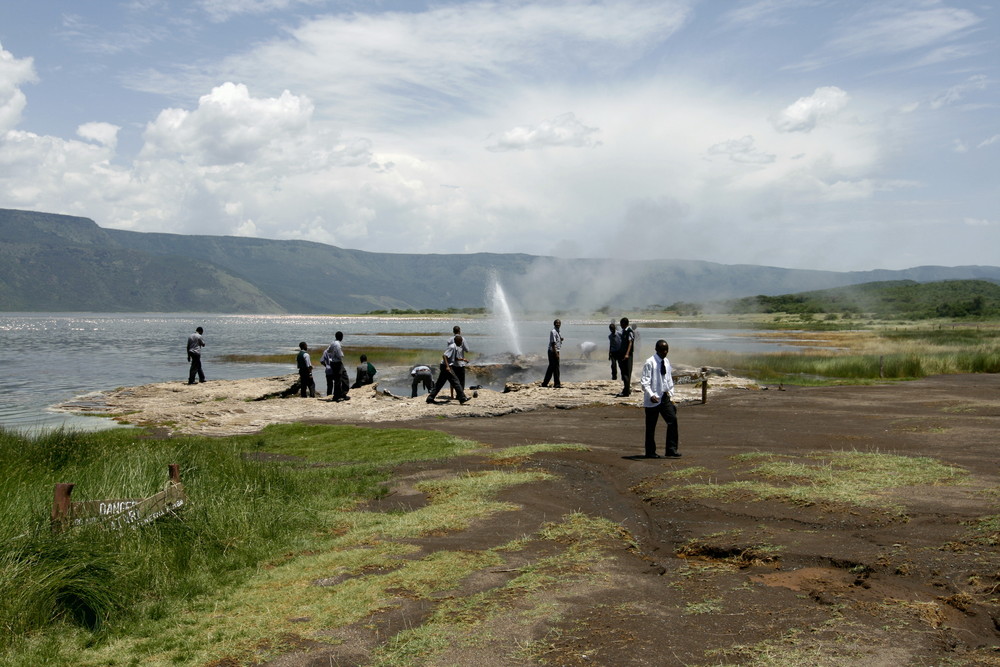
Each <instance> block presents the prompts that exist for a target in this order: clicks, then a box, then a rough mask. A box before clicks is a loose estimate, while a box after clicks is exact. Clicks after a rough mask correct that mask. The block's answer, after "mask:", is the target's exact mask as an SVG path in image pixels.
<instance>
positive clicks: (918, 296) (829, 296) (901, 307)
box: [672, 280, 1000, 320]
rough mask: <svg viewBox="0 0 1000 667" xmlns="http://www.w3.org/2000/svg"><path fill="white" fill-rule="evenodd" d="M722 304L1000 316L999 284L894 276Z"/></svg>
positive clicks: (746, 309)
mask: <svg viewBox="0 0 1000 667" xmlns="http://www.w3.org/2000/svg"><path fill="white" fill-rule="evenodd" d="M691 307H692V304H675V306H672V308H676V309H677V310H678V311H682V310H683V311H690V310H691ZM719 307H720V308H721V310H723V311H724V312H728V313H733V314H741V313H774V314H776V313H785V314H789V315H799V316H807V318H808V316H812V317H815V316H817V315H823V314H826V315H831V314H832V315H838V316H840V317H841V318H845V319H849V318H852V317H877V318H880V319H885V318H897V319H909V320H923V319H931V318H938V317H943V318H995V317H1000V285H997V284H996V283H992V282H989V281H986V280H945V281H940V282H933V283H917V282H914V281H912V280H895V281H885V282H876V283H864V284H861V285H852V286H850V287H837V288H833V289H826V290H817V291H812V292H800V293H797V294H782V295H779V296H765V295H758V296H751V297H745V298H742V299H733V300H729V301H724V302H722V303H721V304H719Z"/></svg>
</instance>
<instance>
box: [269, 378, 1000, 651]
mask: <svg viewBox="0 0 1000 667" xmlns="http://www.w3.org/2000/svg"><path fill="white" fill-rule="evenodd" d="M605 389H607V390H609V391H607V392H605ZM539 390H540V388H539ZM610 390H611V387H610V385H609V386H608V387H606V388H605V387H603V386H602V387H589V388H588V391H589V392H590V393H597V392H605V393H611V392H610ZM548 391H549V392H550V394H549V395H550V396H551V395H552V393H551V392H552V391H553V390H548ZM634 398H635V397H634V396H633V397H632V400H629V401H625V400H623V399H618V400H610V399H609V400H607V401H606V404H594V403H598V402H597V401H592V402H588V403H585V404H584V403H580V402H576V403H574V402H570V401H567V402H565V403H559V402H558V401H556V402H553V403H550V404H540V405H536V406H532V408H531V409H530V410H508V411H497V412H496V414H491V415H482V416H463V415H462V414H461V412H458V411H459V410H460V409H462V408H465V407H466V406H462V408H459V406H453V405H448V406H427V407H429V408H435V407H438V408H443V409H444V410H445V411H447V412H446V414H447V415H448V416H449V417H451V418H448V419H440V418H435V417H437V416H440V415H441V414H442V412H441V411H440V410H439V411H437V412H430V413H424V414H421V415H420V416H419V417H416V418H412V419H409V420H403V421H400V420H399V419H393V420H384V421H378V420H375V421H367V422H366V423H365V425H366V426H368V427H370V428H388V427H391V428H399V427H406V428H414V429H433V430H438V431H444V432H447V433H450V434H454V435H456V436H460V437H462V438H467V439H469V440H473V441H477V442H480V443H483V444H484V445H488V446H491V447H493V448H502V447H510V446H514V445H525V444H536V443H574V444H582V445H585V446H586V447H587V450H586V451H559V452H548V453H541V454H534V455H532V456H530V457H525V458H523V459H518V460H507V461H495V460H491V459H490V458H489V457H488V455H487V454H486V453H484V452H483V451H479V452H477V453H474V454H471V455H469V456H465V457H461V458H457V459H452V460H448V461H434V462H423V463H415V464H408V465H405V466H400V468H399V469H398V470H397V471H396V472H397V480H398V481H397V486H396V487H395V488H394V493H392V494H390V495H389V496H388V497H387V498H385V499H384V500H382V501H380V502H379V503H378V504H377V505H376V507H375V509H383V510H385V511H406V510H408V509H412V508H413V507H416V506H419V505H420V504H421V503H423V502H425V500H426V499H424V498H422V497H421V496H420V494H418V493H415V492H414V491H413V487H412V482H413V481H414V480H417V479H423V478H427V477H433V476H447V475H459V474H466V473H469V472H472V473H475V472H476V471H480V470H487V469H496V468H497V467H498V466H504V467H507V468H511V469H523V470H544V471H547V472H549V473H551V474H552V475H553V478H552V479H551V480H550V481H546V482H540V483H533V484H527V485H523V486H519V487H516V488H513V489H511V490H509V491H508V492H506V493H505V495H504V498H503V499H504V500H507V501H510V502H513V503H515V504H516V505H517V506H518V507H519V508H520V509H519V511H517V512H515V513H512V514H510V515H504V520H503V521H488V522H487V521H483V522H480V523H478V524H476V525H473V526H472V527H470V528H469V529H468V530H467V531H464V532H462V533H458V534H445V535H435V536H428V537H425V538H422V539H420V540H416V541H415V542H417V543H418V544H419V545H420V546H421V547H422V554H423V555H426V554H428V553H431V552H434V551H438V550H442V549H448V550H470V551H475V550H485V549H490V548H492V547H494V546H497V545H499V544H503V543H506V542H508V541H510V540H513V539H516V538H518V537H519V536H522V535H525V534H532V533H534V532H536V531H538V530H539V529H540V528H541V527H542V526H543V524H545V522H549V521H554V520H558V519H559V518H560V517H565V516H566V515H568V514H571V513H574V512H577V513H583V514H586V515H589V516H593V517H602V518H606V519H608V520H610V521H612V522H615V523H616V524H619V525H620V526H622V527H623V528H624V529H625V531H627V532H626V533H623V535H624V536H625V537H624V538H623V539H622V540H620V541H616V540H609V541H608V542H607V544H606V545H605V548H606V560H604V561H603V562H602V564H601V565H600V566H599V567H597V568H596V569H595V570H594V571H593V572H591V573H590V575H591V576H589V577H585V578H579V577H569V576H567V583H566V585H565V586H560V585H554V586H552V587H551V588H550V589H548V590H547V591H546V592H545V593H544V595H543V596H541V597H540V596H538V595H536V596H533V597H531V598H530V599H520V600H512V601H511V602H510V606H509V609H508V613H507V615H505V616H501V617H497V618H495V619H494V621H493V622H492V625H491V626H490V627H489V628H488V629H484V630H483V632H485V633H486V634H488V637H484V638H482V639H481V640H480V641H477V642H471V643H468V644H466V645H464V646H463V645H458V644H456V646H454V647H453V648H452V649H451V650H449V651H447V652H446V653H444V654H437V655H435V656H432V657H429V658H428V659H427V661H426V662H420V661H419V660H418V661H416V662H414V663H412V664H435V665H466V664H476V665H536V664H545V665H622V666H624V665H726V664H728V665H857V664H866V665H869V666H873V667H874V666H879V665H886V666H889V665H892V666H895V665H1000V630H998V624H1000V555H998V553H997V546H996V545H997V543H998V540H1000V534H998V532H997V531H998V530H1000V528H997V527H996V526H997V525H998V523H1000V522H997V521H996V520H995V519H996V518H997V517H998V515H1000V509H998V505H1000V483H998V482H1000V475H998V468H997V453H998V447H1000V437H998V434H1000V376H998V375H959V376H939V377H931V378H926V379H923V380H919V381H914V382H907V383H898V384H890V385H880V386H867V387H822V388H802V387H793V386H789V387H785V388H782V389H780V390H779V389H778V388H776V387H771V388H769V389H766V390H764V389H756V390H749V389H728V390H721V389H720V390H719V391H718V393H714V394H712V395H711V396H710V398H709V400H708V402H707V403H706V404H701V403H700V401H699V400H698V397H697V396H696V395H695V394H694V392H693V390H692V391H691V392H690V393H689V394H688V395H687V396H686V397H685V398H684V399H682V401H681V406H680V408H679V410H678V417H679V420H680V430H681V448H680V449H681V453H682V455H683V458H680V459H673V460H668V459H662V460H648V459H643V458H640V457H639V456H638V455H640V454H641V453H642V439H643V416H642V410H641V409H640V408H639V407H638V406H637V404H636V401H635V400H634ZM288 400H293V399H288ZM407 400H409V399H407ZM418 400H420V401H421V402H422V398H421V399H418ZM473 404H474V402H473V403H470V404H467V405H473ZM394 416H398V415H394ZM313 419H314V420H317V421H332V422H338V423H342V422H343V421H344V420H343V419H338V418H337V417H336V416H334V415H330V416H329V417H328V418H325V419H316V418H313ZM662 428H663V426H662V423H661V425H660V429H661V430H660V432H659V433H658V441H659V442H661V443H662V437H663V433H662ZM661 447H662V444H661ZM831 450H833V451H839V450H847V451H860V452H881V453H887V454H895V455H902V456H912V457H932V458H933V459H936V460H938V461H941V462H943V463H946V464H950V465H954V466H958V467H960V468H961V469H963V470H964V471H967V473H968V475H967V478H966V480H965V481H964V483H962V484H957V485H955V484H951V485H936V486H922V487H913V486H911V487H902V488H900V489H886V491H885V496H886V499H887V500H891V501H892V502H894V503H895V504H896V505H897V507H898V509H897V510H893V511H889V510H886V509H884V507H882V508H878V507H876V508H866V507H863V506H853V505H840V506H836V505H829V506H826V505H820V504H813V505H790V504H787V503H783V502H777V501H752V500H750V501H733V500H732V499H712V500H706V499H701V500H690V499H687V500H678V499H667V498H664V497H663V496H662V494H661V493H660V492H662V491H664V490H669V488H670V487H671V486H672V485H678V484H683V483H688V482H689V481H690V480H688V479H687V478H685V477H683V474H684V471H685V470H688V471H689V472H691V473H692V474H693V475H696V476H697V478H699V479H703V480H708V481H715V482H725V481H728V480H730V479H732V477H733V469H734V465H735V464H734V459H733V457H734V456H736V455H739V454H744V453H747V452H770V453H774V454H784V455H792V456H798V455H802V454H805V453H808V452H816V451H831ZM661 451H662V450H661ZM514 515H516V516H514ZM983 519H993V522H992V523H989V524H977V523H976V522H978V521H980V520H983ZM977 525H980V526H982V525H987V526H991V528H980V529H976V526H977ZM537 548H542V547H537ZM508 559H509V562H508V563H507V564H506V565H505V566H504V567H502V568H491V569H489V570H487V571H483V572H481V573H480V574H479V575H477V576H476V577H471V578H470V579H469V580H468V581H466V582H465V583H464V584H463V586H462V587H461V589H456V590H453V591H448V594H447V595H448V597H449V598H453V597H459V596H468V595H472V594H474V593H477V592H482V591H486V590H496V589H498V588H499V587H501V586H503V585H504V584H505V583H506V582H508V581H509V580H510V579H511V578H513V577H514V576H515V575H516V573H517V572H518V571H519V569H521V568H523V567H524V565H525V563H526V562H528V561H530V560H531V559H532V554H530V553H525V552H516V553H511V554H510V555H509V556H508ZM435 604H437V602H436V600H435V599H426V598H423V599H404V598H401V599H400V600H397V601H395V602H394V603H393V604H388V605H387V611H385V612H383V613H380V614H375V615H373V616H372V617H371V618H369V619H367V620H366V622H365V623H362V624H356V625H353V626H350V627H344V628H331V629H330V631H329V632H328V633H325V634H323V636H321V637H316V636H312V637H309V638H304V637H301V638H298V639H297V640H295V641H291V642H290V644H289V649H288V651H287V652H286V653H285V654H284V655H282V656H281V657H279V658H277V659H275V660H273V661H272V662H271V663H269V664H272V665H276V666H278V665H280V666H286V667H287V666H296V667H297V666H305V665H365V664H370V663H371V662H372V660H373V656H374V652H375V651H376V650H377V648H378V647H379V646H381V645H383V644H384V643H385V642H386V641H388V640H389V639H390V638H391V637H392V636H393V635H395V634H396V633H397V632H398V631H400V630H402V629H412V628H415V627H419V626H420V625H421V624H423V623H425V622H427V619H428V618H429V615H430V614H431V612H432V611H433V609H434V607H435ZM532 609H534V610H535V612H536V613H531V612H532ZM539 609H545V610H548V611H547V612H545V613H540V612H538V610H539Z"/></svg>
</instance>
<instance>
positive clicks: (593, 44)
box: [130, 0, 692, 127]
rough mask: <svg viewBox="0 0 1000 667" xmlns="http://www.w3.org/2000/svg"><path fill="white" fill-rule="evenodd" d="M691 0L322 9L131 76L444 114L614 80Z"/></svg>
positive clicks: (383, 117)
mask: <svg viewBox="0 0 1000 667" xmlns="http://www.w3.org/2000/svg"><path fill="white" fill-rule="evenodd" d="M691 4H692V2H691V0H622V1H618V2H613V1H610V0H606V1H581V0H554V1H551V2H545V3H530V2H517V3H508V2H469V3H454V4H441V5H434V6H431V7H430V8H429V9H427V10H426V11H415V12H393V11H387V12H371V13H361V12H357V13H349V14H329V15H323V16H317V17H315V18H312V19H310V20H307V21H303V22H302V23H301V24H300V25H298V26H297V27H295V28H294V29H290V30H289V31H288V32H287V33H284V34H282V36H281V37H280V38H275V39H272V40H270V41H268V42H264V43H262V44H260V45H259V46H255V47H254V48H252V49H249V50H247V51H246V52H243V53H238V54H235V55H232V56H230V57H229V58H227V59H225V60H224V61H222V62H221V63H219V64H218V65H216V66H215V67H212V68H209V69H207V70H203V71H200V72H199V73H193V72H191V71H188V70H184V71H180V72H179V73H170V72H168V71H164V72H148V71H147V72H142V73H140V74H138V75H136V76H134V77H132V78H131V79H130V85H132V86H133V87H135V88H136V89H137V90H143V91H147V92H154V93H159V94H169V95H172V96H175V97H180V98H184V97H186V96H188V95H189V91H190V90H192V86H194V88H193V89H195V90H204V89H206V88H208V87H210V86H212V85H215V84H216V82H218V81H220V80H230V81H244V82H249V81H253V82H255V83H254V87H255V89H260V90H282V89H285V88H288V89H290V90H308V91H309V95H310V99H312V100H313V101H314V102H315V103H316V104H317V107H318V113H319V114H320V116H321V117H323V118H331V119H335V120H337V121H338V122H345V123H352V124H356V125H359V126H361V127H371V126H372V125H373V124H382V123H400V122H403V123H409V122H413V121H414V120H427V119H430V120H433V121H436V122H443V121H445V120H449V119H452V118H455V117H461V116H465V115H475V114H479V113H483V112H484V111H487V110H489V109H491V108H495V107H497V106H499V105H502V104H503V103H504V102H505V98H506V96H507V95H508V94H509V91H510V90H511V88H512V87H523V86H530V85H534V84H542V85H551V84H553V83H556V85H562V83H563V82H565V81H567V80H571V79H576V78H586V77H593V76H597V77H610V78H614V77H616V76H618V75H619V74H620V72H621V70H622V69H623V68H627V67H629V66H631V65H633V64H635V63H636V62H639V61H640V60H641V59H642V57H644V56H645V55H647V54H648V53H649V51H650V49H652V48H653V47H654V46H656V45H657V44H660V43H662V42H663V41H664V40H666V39H668V38H669V37H670V35H672V34H673V33H674V32H676V31H677V30H679V29H680V28H681V27H682V26H683V25H684V24H685V22H686V21H687V20H688V18H689V16H690V15H691V9H690V5H691ZM373 100H377V104H373V103H372V101H373Z"/></svg>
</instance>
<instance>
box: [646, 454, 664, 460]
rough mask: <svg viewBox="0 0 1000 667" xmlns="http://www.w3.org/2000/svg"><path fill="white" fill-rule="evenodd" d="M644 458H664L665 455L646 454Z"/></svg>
mask: <svg viewBox="0 0 1000 667" xmlns="http://www.w3.org/2000/svg"><path fill="white" fill-rule="evenodd" d="M642 458H644V459H662V458H663V457H662V456H660V455H659V454H646V455H645V456H643V457H642Z"/></svg>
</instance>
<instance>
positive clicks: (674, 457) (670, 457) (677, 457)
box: [663, 453, 681, 459]
mask: <svg viewBox="0 0 1000 667" xmlns="http://www.w3.org/2000/svg"><path fill="white" fill-rule="evenodd" d="M680 457H681V455H680V454H677V453H674V454H667V455H666V456H664V457H663V458H665V459H679V458H680Z"/></svg>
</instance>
